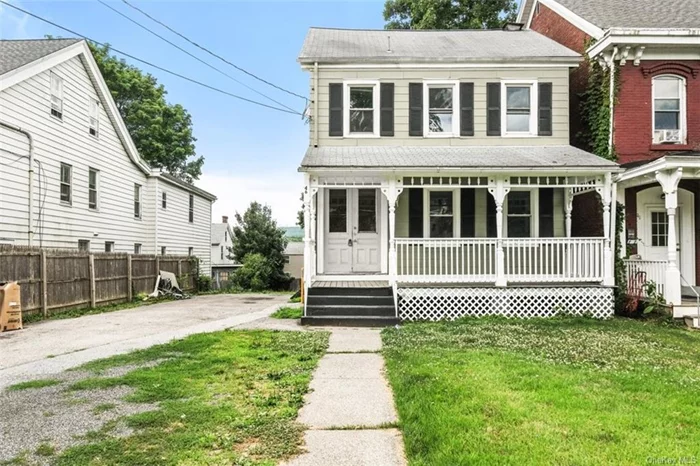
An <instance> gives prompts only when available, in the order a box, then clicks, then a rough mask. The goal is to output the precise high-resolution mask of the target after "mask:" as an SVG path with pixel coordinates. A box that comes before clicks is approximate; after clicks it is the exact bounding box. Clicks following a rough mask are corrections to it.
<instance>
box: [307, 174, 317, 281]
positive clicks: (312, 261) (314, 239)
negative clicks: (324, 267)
mask: <svg viewBox="0 0 700 466" xmlns="http://www.w3.org/2000/svg"><path fill="white" fill-rule="evenodd" d="M316 192H317V189H316V188H311V193H312V194H311V195H310V196H309V197H311V259H310V261H309V268H310V270H309V272H310V276H311V277H315V276H316V261H317V259H316V257H317V253H316V250H317V248H318V245H317V244H318V241H317V237H318V232H317V222H316V203H317V201H316V196H315V194H316ZM304 226H306V223H305V224H304Z"/></svg>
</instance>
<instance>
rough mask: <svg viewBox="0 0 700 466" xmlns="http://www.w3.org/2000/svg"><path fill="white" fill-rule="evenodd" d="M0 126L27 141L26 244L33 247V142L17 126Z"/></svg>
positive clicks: (0, 124)
mask: <svg viewBox="0 0 700 466" xmlns="http://www.w3.org/2000/svg"><path fill="white" fill-rule="evenodd" d="M0 126H2V127H4V128H7V129H9V130H10V131H14V132H16V133H20V134H23V135H25V136H26V137H27V140H28V141H29V170H27V176H28V182H29V222H28V228H27V244H28V246H29V247H32V246H33V245H34V141H33V139H32V135H31V133H30V132H29V131H27V130H24V129H22V128H20V127H19V126H15V125H11V124H9V123H5V122H4V121H0Z"/></svg>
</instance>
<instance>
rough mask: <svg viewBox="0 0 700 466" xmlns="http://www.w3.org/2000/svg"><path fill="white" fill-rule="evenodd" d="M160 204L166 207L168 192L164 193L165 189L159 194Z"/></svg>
mask: <svg viewBox="0 0 700 466" xmlns="http://www.w3.org/2000/svg"><path fill="white" fill-rule="evenodd" d="M160 205H161V207H162V208H163V209H167V208H168V193H166V192H165V191H163V193H162V194H161V200H160Z"/></svg>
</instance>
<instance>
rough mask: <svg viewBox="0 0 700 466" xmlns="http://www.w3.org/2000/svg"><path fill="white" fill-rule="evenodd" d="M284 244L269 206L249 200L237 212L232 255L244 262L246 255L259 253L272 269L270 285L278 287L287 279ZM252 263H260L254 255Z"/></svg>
mask: <svg viewBox="0 0 700 466" xmlns="http://www.w3.org/2000/svg"><path fill="white" fill-rule="evenodd" d="M286 246H287V239H286V238H285V237H284V230H283V229H282V228H279V227H278V226H277V222H275V221H274V220H273V219H272V211H271V210H270V207H269V206H263V205H261V204H259V203H257V202H251V203H250V207H248V210H246V211H245V213H244V214H243V215H241V214H239V213H236V225H235V226H234V227H233V245H232V247H231V253H232V255H233V258H234V259H235V260H237V261H238V262H240V263H242V264H246V261H247V260H248V258H249V256H252V255H254V254H258V255H260V256H262V257H263V258H264V259H265V261H266V262H267V264H268V265H269V267H270V268H271V270H272V272H270V273H271V274H272V277H271V278H270V280H269V284H270V286H271V287H272V288H278V287H281V286H283V285H284V284H286V283H287V282H288V281H289V279H288V278H287V276H286V275H285V274H284V272H283V269H284V248H285V247H286ZM255 262H256V263H257V262H259V259H258V258H255Z"/></svg>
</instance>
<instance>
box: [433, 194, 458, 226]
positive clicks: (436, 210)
mask: <svg viewBox="0 0 700 466" xmlns="http://www.w3.org/2000/svg"><path fill="white" fill-rule="evenodd" d="M429 193H430V196H429V199H428V202H429V205H428V207H429V211H428V212H429V215H430V217H429V224H428V231H429V232H430V237H431V238H452V237H453V236H454V229H455V218H454V217H455V206H454V204H455V203H454V192H453V191H429Z"/></svg>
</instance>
